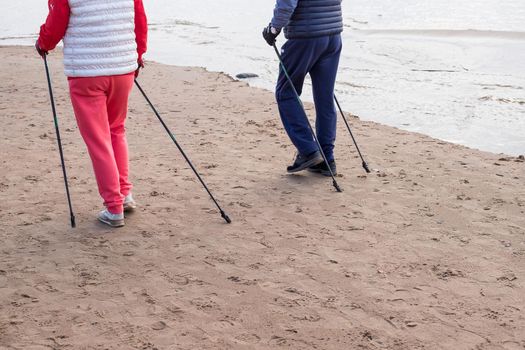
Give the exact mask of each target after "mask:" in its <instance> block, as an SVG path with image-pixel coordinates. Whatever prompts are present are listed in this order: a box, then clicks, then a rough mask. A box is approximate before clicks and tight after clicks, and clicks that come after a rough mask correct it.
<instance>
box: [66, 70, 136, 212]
mask: <svg viewBox="0 0 525 350" xmlns="http://www.w3.org/2000/svg"><path fill="white" fill-rule="evenodd" d="M133 78H134V74H133V73H130V74H126V75H116V76H105V77H94V78H69V79H68V81H69V90H70V95H71V102H72V103H73V109H74V111H75V116H76V119H77V124H78V128H79V129H80V134H81V135H82V138H83V139H84V142H85V143H86V145H87V149H88V152H89V155H90V157H91V161H92V162H93V169H94V171H95V177H96V179H97V184H98V190H99V193H100V195H101V196H102V199H103V200H104V205H105V206H106V207H107V209H108V210H109V211H110V212H111V213H113V214H120V213H122V212H123V203H124V197H125V196H127V195H128V194H129V192H130V191H131V188H132V185H131V183H130V182H129V179H128V175H129V165H128V143H127V141H126V130H125V126H124V124H125V121H126V115H127V112H128V98H129V94H130V92H131V88H132V87H133Z"/></svg>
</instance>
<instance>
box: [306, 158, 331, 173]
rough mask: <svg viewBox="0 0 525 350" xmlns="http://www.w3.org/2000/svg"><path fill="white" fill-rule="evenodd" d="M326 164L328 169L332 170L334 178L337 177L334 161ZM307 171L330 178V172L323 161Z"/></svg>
mask: <svg viewBox="0 0 525 350" xmlns="http://www.w3.org/2000/svg"><path fill="white" fill-rule="evenodd" d="M328 164H330V169H332V173H333V174H334V176H335V175H337V167H336V166H335V160H331V161H329V162H328ZM308 171H310V172H312V173H320V174H321V175H324V176H331V175H330V171H329V170H328V167H327V166H326V163H325V162H324V161H323V162H322V163H320V164H317V165H314V166H311V167H309V168H308Z"/></svg>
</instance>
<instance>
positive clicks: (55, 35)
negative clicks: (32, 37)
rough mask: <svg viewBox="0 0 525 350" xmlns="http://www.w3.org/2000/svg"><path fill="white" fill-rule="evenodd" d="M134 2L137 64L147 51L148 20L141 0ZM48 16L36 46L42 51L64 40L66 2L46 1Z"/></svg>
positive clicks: (66, 22) (50, 48) (66, 15)
mask: <svg viewBox="0 0 525 350" xmlns="http://www.w3.org/2000/svg"><path fill="white" fill-rule="evenodd" d="M134 1H135V40H136V41H137V53H138V54H139V62H142V55H144V53H145V52H146V50H147V43H148V20H147V17H146V12H145V11H144V4H143V3H142V0H134ZM48 7H49V14H48V16H47V19H46V23H44V24H43V25H42V26H41V27H40V35H39V37H38V46H40V48H41V49H42V50H44V51H51V50H53V49H54V48H55V47H56V46H57V44H58V43H59V42H60V40H62V39H63V38H64V35H65V34H66V30H67V27H68V25H69V13H70V10H69V2H68V0H48Z"/></svg>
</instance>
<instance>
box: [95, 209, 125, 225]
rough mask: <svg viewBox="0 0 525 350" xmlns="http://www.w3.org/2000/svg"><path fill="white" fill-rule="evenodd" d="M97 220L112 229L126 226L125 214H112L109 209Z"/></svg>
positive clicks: (102, 212) (103, 211)
mask: <svg viewBox="0 0 525 350" xmlns="http://www.w3.org/2000/svg"><path fill="white" fill-rule="evenodd" d="M97 219H98V221H100V222H102V223H104V224H106V225H108V226H111V227H122V226H124V213H121V214H111V213H110V212H109V211H108V210H107V209H105V210H102V211H101V212H100V213H98V217H97Z"/></svg>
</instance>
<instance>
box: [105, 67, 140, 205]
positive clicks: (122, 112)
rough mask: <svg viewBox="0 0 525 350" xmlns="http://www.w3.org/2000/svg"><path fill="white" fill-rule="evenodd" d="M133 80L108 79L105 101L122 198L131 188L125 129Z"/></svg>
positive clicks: (129, 77) (130, 77) (127, 75)
mask: <svg viewBox="0 0 525 350" xmlns="http://www.w3.org/2000/svg"><path fill="white" fill-rule="evenodd" d="M133 79H134V75H133V74H126V75H119V76H114V77H110V86H109V91H108V99H107V111H108V120H109V128H110V132H111V144H112V147H113V153H114V155H115V162H116V164H117V167H118V172H119V181H120V193H122V195H124V196H127V195H128V194H129V193H130V192H131V189H132V187H133V186H132V184H131V182H129V157H128V142H127V140H126V128H125V122H126V116H127V113H128V98H129V94H130V92H131V88H132V87H133Z"/></svg>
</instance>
